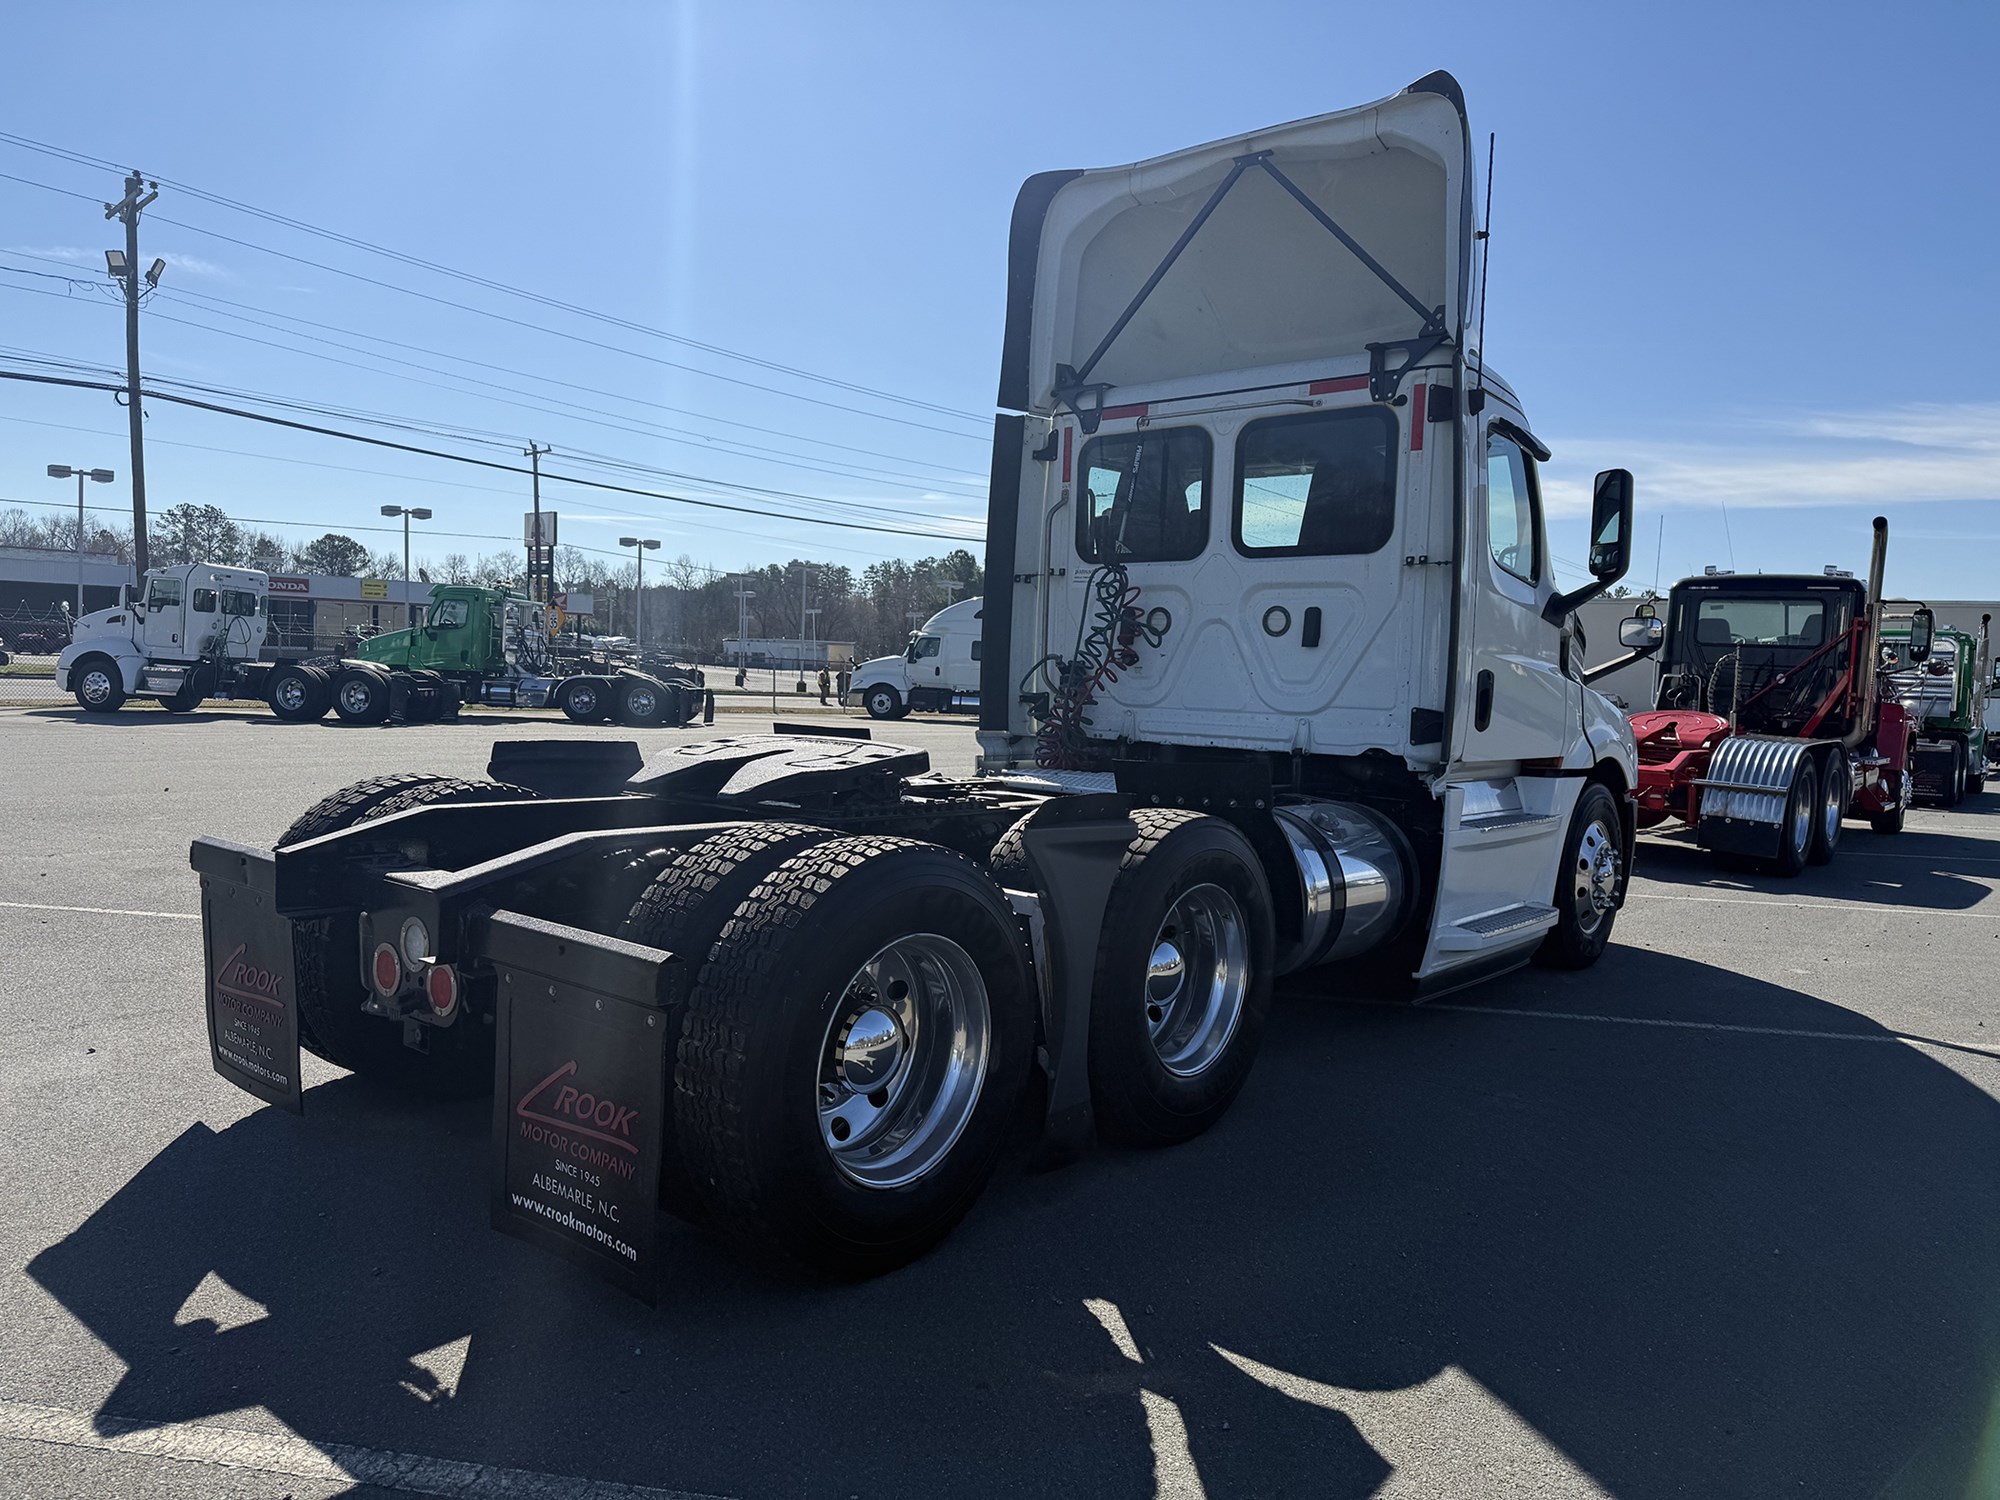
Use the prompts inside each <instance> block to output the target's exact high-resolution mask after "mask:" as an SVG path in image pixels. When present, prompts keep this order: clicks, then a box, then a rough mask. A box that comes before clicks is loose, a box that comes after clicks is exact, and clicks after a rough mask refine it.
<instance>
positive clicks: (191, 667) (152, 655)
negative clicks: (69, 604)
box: [56, 563, 270, 710]
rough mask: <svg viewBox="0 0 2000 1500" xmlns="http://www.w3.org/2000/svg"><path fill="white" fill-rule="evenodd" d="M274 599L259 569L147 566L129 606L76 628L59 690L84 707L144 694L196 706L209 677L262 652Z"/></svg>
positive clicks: (59, 661) (61, 661)
mask: <svg viewBox="0 0 2000 1500" xmlns="http://www.w3.org/2000/svg"><path fill="white" fill-rule="evenodd" d="M269 594H270V578H269V576H268V575H266V574H264V573H261V572H258V571H257V570H256V569H254V568H230V567H223V566H221V565H219V564H216V563H180V564H176V565H175V566H173V567H167V568H148V569H147V570H146V574H145V576H144V577H143V578H141V579H140V580H139V584H138V586H137V587H136V588H135V589H132V590H130V591H128V593H127V596H126V599H125V602H124V603H122V604H120V605H118V606H117V607H116V608H113V609H100V610H94V611H92V612H91V613H90V614H87V615H84V616H83V617H82V618H81V619H79V620H78V621H77V622H76V628H75V631H74V632H73V634H72V637H71V641H70V644H69V645H68V646H67V647H65V648H64V650H63V651H62V653H61V655H59V656H58V657H57V658H56V686H57V687H58V688H59V689H61V690H63V691H65V692H74V693H75V694H76V695H77V697H78V699H79V701H80V702H82V704H83V706H84V707H85V708H86V709H97V710H105V709H115V708H116V707H117V706H118V705H119V704H120V703H122V702H123V701H124V700H125V699H126V698H127V697H142V696H143V697H154V698H158V699H160V700H161V701H162V702H163V703H165V704H166V705H167V706H168V707H169V708H180V707H183V706H184V707H185V708H192V707H194V705H195V704H196V703H199V702H200V701H201V697H202V696H203V694H202V692H201V691H200V688H201V680H200V679H201V677H202V676H203V674H204V673H206V674H208V675H211V676H212V675H216V674H218V673H222V672H226V671H227V670H228V667H229V664H230V663H235V662H249V661H255V660H256V659H257V657H258V655H259V653H261V652H262V651H263V649H264V637H265V634H266V632H267V630H268V628H269V619H268V601H269Z"/></svg>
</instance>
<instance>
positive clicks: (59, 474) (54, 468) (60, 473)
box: [49, 464, 118, 620]
mask: <svg viewBox="0 0 2000 1500" xmlns="http://www.w3.org/2000/svg"><path fill="white" fill-rule="evenodd" d="M72 474H74V475H75V476H76V617H77V618H78V619H79V620H80V619H82V618H83V482H84V480H86V479H90V480H95V481H96V482H97V483H98V484H109V483H111V481H112V480H114V479H116V478H117V477H118V476H117V475H116V474H114V473H112V472H111V470H109V469H83V468H78V467H76V466H74V465H71V464H50V465H49V478H51V479H67V478H69V477H70V476H71V475H72Z"/></svg>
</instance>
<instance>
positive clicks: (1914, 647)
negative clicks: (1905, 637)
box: [1910, 609, 1937, 662]
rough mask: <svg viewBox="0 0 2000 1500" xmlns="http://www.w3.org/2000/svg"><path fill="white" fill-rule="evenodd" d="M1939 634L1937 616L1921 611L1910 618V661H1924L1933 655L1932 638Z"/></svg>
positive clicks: (1928, 611) (1926, 610) (1924, 610)
mask: <svg viewBox="0 0 2000 1500" xmlns="http://www.w3.org/2000/svg"><path fill="white" fill-rule="evenodd" d="M1936 634H1937V616H1936V615H1935V614H1933V613H1932V612H1931V611H1930V610H1928V609H1919V610H1917V611H1916V612H1915V613H1914V614H1912V615H1911V616H1910V660H1911V661H1913V662H1916V661H1922V660H1923V659H1924V658H1925V657H1927V656H1929V655H1930V654H1931V638H1932V637H1933V636H1935V635H1936Z"/></svg>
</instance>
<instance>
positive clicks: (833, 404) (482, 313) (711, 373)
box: [0, 172, 986, 443]
mask: <svg viewBox="0 0 2000 1500" xmlns="http://www.w3.org/2000/svg"><path fill="white" fill-rule="evenodd" d="M0 179H4V180H5V181H8V182H18V183H23V184H25V185H26V186H28V187H35V188H43V189H45V190H47V191H48V192H52V193H60V194H62V195H63V196H64V197H67V198H80V199H82V200H83V201H84V202H86V203H94V202H97V201H98V200H97V199H94V198H92V197H91V195H90V194H88V193H77V192H71V191H70V190H69V189H68V188H59V187H56V186H54V185H53V184H51V183H46V182H37V181H35V180H34V179H33V178H31V177H17V176H15V175H13V174H12V173H10V172H0ZM162 180H164V179H162ZM153 222H154V223H156V224H170V225H172V226H173V227H174V228H176V229H185V230H187V231H188V232H189V233H191V234H200V235H206V236H208V237H209V238H210V239H214V240H221V241H222V242H223V243H224V244H228V245H235V246H237V247H239V248H241V249H244V250H255V251H257V252H258V253H259V254H260V255H270V256H275V257H277V258H278V259H279V260H288V261H291V262H292V263H293V264H294V265H301V266H310V267H311V268H312V269H313V270H315V271H325V272H326V273H328V274H329V275H332V276H344V277H346V278H348V279H349V280H350V281H358V282H362V283H363V284H365V285H368V286H374V287H380V288H382V289H383V290H384V291H390V292H400V293H401V294H402V295H403V296H406V297H415V298H417V299H418V300H420V301H423V302H431V303H435V304H436V305H437V306H439V307H449V308H454V309H456V310H457V311H459V312H468V313H472V314H473V315H474V316H476V317H481V318H490V319H492V320H494V321H495V322H499V323H508V324H511V325H512V326H514V327H516V328H526V329H529V330H531V331H533V332H535V333H541V334H546V335H548V336H549V337H550V338H559V339H569V340H571V341H572V342H574V343H579V344H587V345H589V346H590V347H591V348H593V349H603V350H605V351H607V352H609V353H612V354H622V355H624V356H626V357H627V358H628V359H639V360H644V361H646V362H647V363H648V364H654V365H660V366H662V367H663V368H665V369H669V370H680V371H682V372H683V373H685V374H689V375H699V376H701V377H702V378H703V379H705V380H720V381H723V382H724V383H725V384H728V385H736V386H742V387H743V388H744V389H746V390H752V391H762V392H764V393H765V394H766V395H771V396H782V397H784V398H785V399H787V400H790V401H803V402H805V403H806V404H808V405H810V406H823V407H826V408H827V409H828V410H831V411H844V412H846V413H848V414H849V415H850V416H856V417H868V418H870V419H871V420H874V421H877V422H894V423H896V424H897V425H898V426H902V427H915V428H918V429H920V430H922V431H925V432H938V433H943V434H944V435H945V436H946V437H951V438H958V439H960V440H961V441H964V442H975V443H977V442H984V439H983V438H982V437H981V436H979V435H977V434H975V433H969V432H965V431H962V430H960V429H957V428H951V427H939V426H938V425H937V424H936V423H933V422H919V421H916V420H915V419H914V418H910V417H897V416H891V415H890V414H889V413H887V412H881V411H869V410H868V409H867V408H866V407H860V406H848V405H846V404H845V403H843V402H839V401H828V400H826V399H824V398H823V397H819V396H808V395H806V394H804V393H803V392H801V391H788V390H785V389H784V388H783V387H781V386H775V385H762V384H760V383H758V382H757V381H754V380H744V379H742V378H741V377H740V376H736V375H725V374H723V373H722V372H721V371H719V370H704V369H702V368H701V367H700V366H699V365H689V364H683V363H681V362H680V361H679V360H672V359H663V358H661V357H660V356H659V355H657V354H646V353H644V352H642V351H640V350H637V349H628V348H626V347H624V346H623V345H621V344H607V343H605V342H604V341H603V340H602V339H593V338H587V337H585V336H584V335H583V334H580V333H571V332H569V331H567V330H565V329H561V328H551V327H549V326H548V325H547V324H546V323H534V322H530V321H529V320H528V319H526V318H516V317H510V316H509V315H508V314H506V313H502V312H495V311H494V310H493V309H492V308H488V307H479V306H476V305H475V304H473V303H470V302H459V301H455V300H454V299H452V298H450V297H440V296H437V295H435V294H434V293H431V292H420V291H418V290H417V289H416V288H415V287H407V286H399V285H398V284H397V283H395V282H393V281H384V280H382V279H381V278H380V277H378V276H365V275H363V274H362V273H361V272H359V271H350V270H347V269H346V268H345V267H342V266H335V265H329V264H327V263H326V262H325V261H318V260H313V259H312V258H310V257H309V256H304V255H294V254H292V253H291V252H290V251H289V250H279V249H275V248H273V247H272V246H270V245H260V244H258V243H257V242H256V241H254V240H246V239H241V238H239V237H237V236H236V235H231V234H224V233H223V232H222V231H221V230H219V229H205V228H203V227H202V226H201V225H199V224H190V223H188V222H187V221H186V220H184V219H170V218H168V217H167V216H166V215H165V214H155V215H154V216H153ZM663 336H664V335H663ZM891 399H895V400H902V399H904V398H901V397H894V398H891ZM938 410H940V411H943V410H947V409H946V408H938ZM951 415H954V416H957V417H960V418H962V419H963V420H966V421H981V422H983V421H985V420H986V419H985V418H983V417H975V416H974V415H973V414H972V413H970V412H954V413H951Z"/></svg>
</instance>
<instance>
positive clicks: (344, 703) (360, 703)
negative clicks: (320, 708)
mask: <svg viewBox="0 0 2000 1500" xmlns="http://www.w3.org/2000/svg"><path fill="white" fill-rule="evenodd" d="M374 701H375V694H374V693H373V692H372V691H370V690H369V688H368V686H367V684H365V683H360V682H347V683H342V684H341V688H340V706H341V707H342V708H344V709H346V710H347V711H348V712H349V713H351V714H365V713H367V712H368V705H369V704H371V703H373V702H374Z"/></svg>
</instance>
